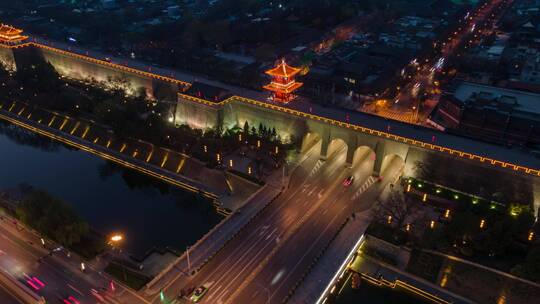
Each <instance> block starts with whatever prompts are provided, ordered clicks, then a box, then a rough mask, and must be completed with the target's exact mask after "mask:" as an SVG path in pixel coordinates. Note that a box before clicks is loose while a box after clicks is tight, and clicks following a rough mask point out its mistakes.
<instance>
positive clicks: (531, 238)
mask: <svg viewBox="0 0 540 304" xmlns="http://www.w3.org/2000/svg"><path fill="white" fill-rule="evenodd" d="M533 239H534V231H529V236H528V237H527V240H529V241H532V240H533Z"/></svg>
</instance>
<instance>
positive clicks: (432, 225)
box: [429, 221, 435, 229]
mask: <svg viewBox="0 0 540 304" xmlns="http://www.w3.org/2000/svg"><path fill="white" fill-rule="evenodd" d="M429 228H431V229H433V228H435V221H431V222H430V223H429Z"/></svg>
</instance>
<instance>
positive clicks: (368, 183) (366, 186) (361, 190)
mask: <svg viewBox="0 0 540 304" xmlns="http://www.w3.org/2000/svg"><path fill="white" fill-rule="evenodd" d="M376 181H377V179H376V178H375V177H373V175H372V176H370V177H369V178H368V179H367V180H366V182H365V183H364V184H363V185H362V186H361V187H360V188H359V189H358V190H356V193H354V195H353V196H352V198H351V200H353V201H354V200H355V199H357V198H358V197H359V196H360V195H361V194H362V193H364V192H366V190H367V189H369V187H371V185H373V184H374V183H375V182H376Z"/></svg>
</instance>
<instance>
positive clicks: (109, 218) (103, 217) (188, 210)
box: [0, 121, 222, 257]
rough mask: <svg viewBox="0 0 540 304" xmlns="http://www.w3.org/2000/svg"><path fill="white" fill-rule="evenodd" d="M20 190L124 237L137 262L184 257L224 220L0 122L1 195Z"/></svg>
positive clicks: (161, 186)
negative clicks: (163, 251)
mask: <svg viewBox="0 0 540 304" xmlns="http://www.w3.org/2000/svg"><path fill="white" fill-rule="evenodd" d="M20 184H28V185H30V186H32V187H35V188H39V189H43V190H45V191H47V192H49V193H50V194H52V195H53V196H55V197H58V198H60V199H62V200H64V201H66V202H67V203H69V204H70V205H72V206H73V207H74V209H75V210H76V211H77V212H78V214H79V215H80V216H81V217H82V218H83V219H84V220H86V221H87V222H88V223H89V224H90V225H91V227H92V228H94V229H95V230H97V231H98V232H100V233H101V234H103V235H108V234H110V233H112V232H117V231H118V232H122V233H123V234H125V240H126V241H125V244H124V246H125V247H124V248H125V249H126V250H127V251H129V252H130V253H132V254H134V255H135V256H137V257H142V256H144V254H145V253H146V252H148V251H149V250H151V249H152V248H154V247H157V248H165V247H170V248H173V249H175V250H177V251H183V250H184V249H185V248H186V246H189V245H192V244H194V243H195V242H196V241H197V240H198V239H200V238H201V237H202V236H203V235H204V234H205V233H207V232H208V231H209V230H210V229H212V227H214V226H215V225H216V224H217V223H218V222H219V221H220V220H221V219H222V217H221V216H220V215H219V214H217V213H216V211H215V209H214V207H213V206H212V202H211V201H209V200H208V199H205V198H203V197H200V196H198V195H196V194H193V193H191V192H187V191H185V190H182V189H179V188H176V187H173V186H170V185H168V184H165V183H163V182H160V181H158V180H156V179H153V178H151V177H148V176H146V175H143V174H141V173H138V172H136V171H133V170H128V169H125V168H122V167H120V166H117V165H115V164H112V163H110V162H108V161H105V160H103V159H101V158H99V157H97V156H94V155H92V154H90V153H87V152H83V151H79V150H74V149H72V148H70V147H67V146H64V145H62V144H59V143H57V142H53V141H51V140H49V139H47V138H44V137H42V136H39V135H36V134H34V133H31V132H29V131H26V130H23V129H21V128H19V127H15V126H13V125H10V124H7V123H5V122H3V121H0V189H6V188H16V187H17V186H18V185H20Z"/></svg>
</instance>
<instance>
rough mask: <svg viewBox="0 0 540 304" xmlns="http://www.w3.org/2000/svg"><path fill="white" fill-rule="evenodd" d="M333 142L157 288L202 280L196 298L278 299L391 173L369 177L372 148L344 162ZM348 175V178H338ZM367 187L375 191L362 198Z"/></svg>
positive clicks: (171, 293) (170, 294)
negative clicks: (238, 227)
mask: <svg viewBox="0 0 540 304" xmlns="http://www.w3.org/2000/svg"><path fill="white" fill-rule="evenodd" d="M334 145H335V149H333V150H334V152H332V153H331V154H330V155H329V156H328V158H327V159H326V161H321V160H319V157H318V155H317V154H316V153H314V155H311V156H309V157H308V158H307V159H306V160H305V161H304V162H302V163H301V165H300V166H299V167H298V168H297V169H296V170H295V171H294V172H293V175H292V177H291V182H290V185H289V187H288V189H287V190H286V191H284V192H283V193H282V194H281V195H280V196H279V197H278V198H277V199H276V200H274V202H272V203H271V204H270V205H268V207H267V208H266V209H264V210H263V211H262V213H261V214H260V215H259V216H258V217H256V218H255V220H253V221H252V222H251V223H250V224H248V225H247V226H246V227H245V228H244V229H243V230H242V231H241V232H240V234H239V235H238V236H237V237H236V238H234V239H233V240H231V241H230V242H229V243H228V244H227V245H226V246H225V247H224V248H223V249H222V250H221V251H220V252H218V254H217V255H216V256H215V257H214V258H213V259H212V260H210V262H209V263H208V264H207V265H206V266H205V267H204V268H202V269H201V270H200V271H199V272H198V273H196V274H195V275H193V276H189V277H187V276H186V275H185V274H184V272H179V273H178V276H177V277H176V279H175V280H173V281H172V282H171V283H170V284H169V285H168V286H166V288H164V290H163V293H164V295H165V298H166V299H167V301H173V300H174V299H176V298H177V297H178V295H179V293H180V292H181V291H182V290H189V289H192V288H195V287H199V286H204V287H206V288H208V291H207V293H206V294H205V295H204V297H203V298H202V300H201V303H217V304H220V303H280V302H281V301H282V300H283V299H285V297H286V295H287V294H288V292H289V291H290V289H291V288H292V286H293V285H294V284H295V283H296V282H298V281H299V280H300V279H301V277H302V275H303V274H304V272H305V271H306V270H307V269H308V267H309V265H310V264H311V263H312V261H313V259H314V258H315V257H316V256H317V255H318V254H319V253H320V252H321V251H322V250H323V249H324V248H325V247H326V246H327V244H328V243H329V242H330V241H331V240H332V238H333V237H334V236H335V234H336V233H337V232H339V228H340V226H341V225H342V224H343V223H344V222H345V220H346V219H347V217H349V216H351V214H352V213H353V212H358V211H362V210H366V209H369V208H370V207H371V205H372V204H373V203H374V201H375V198H376V196H378V194H380V190H382V188H383V187H384V185H385V184H386V183H388V182H389V181H390V178H388V179H385V180H383V182H376V181H375V179H373V178H372V177H371V174H372V170H373V165H374V160H375V155H374V152H372V151H371V150H369V149H365V150H360V151H359V152H358V154H359V155H357V157H355V159H356V162H355V163H354V164H353V166H352V168H349V166H347V165H346V164H345V157H346V147H345V146H344V145H341V144H339V143H337V144H334ZM388 168H389V169H388V170H386V172H385V175H387V176H392V175H395V174H396V173H397V172H398V171H399V170H401V163H400V162H396V163H394V162H391V165H390V166H388ZM388 173H390V174H388ZM351 175H352V176H354V177H355V178H354V181H353V182H352V184H351V185H350V186H348V187H346V186H344V185H343V181H344V180H345V179H346V178H347V177H349V176H351ZM367 181H369V183H366V182H367ZM370 185H371V186H372V187H368V186H370ZM368 189H375V191H374V192H373V193H372V194H371V195H370V196H369V198H368V199H364V196H365V195H367V194H368V192H370V191H366V190H368ZM364 191H366V193H364ZM159 301H160V297H158V296H156V297H155V298H154V299H153V303H159Z"/></svg>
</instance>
